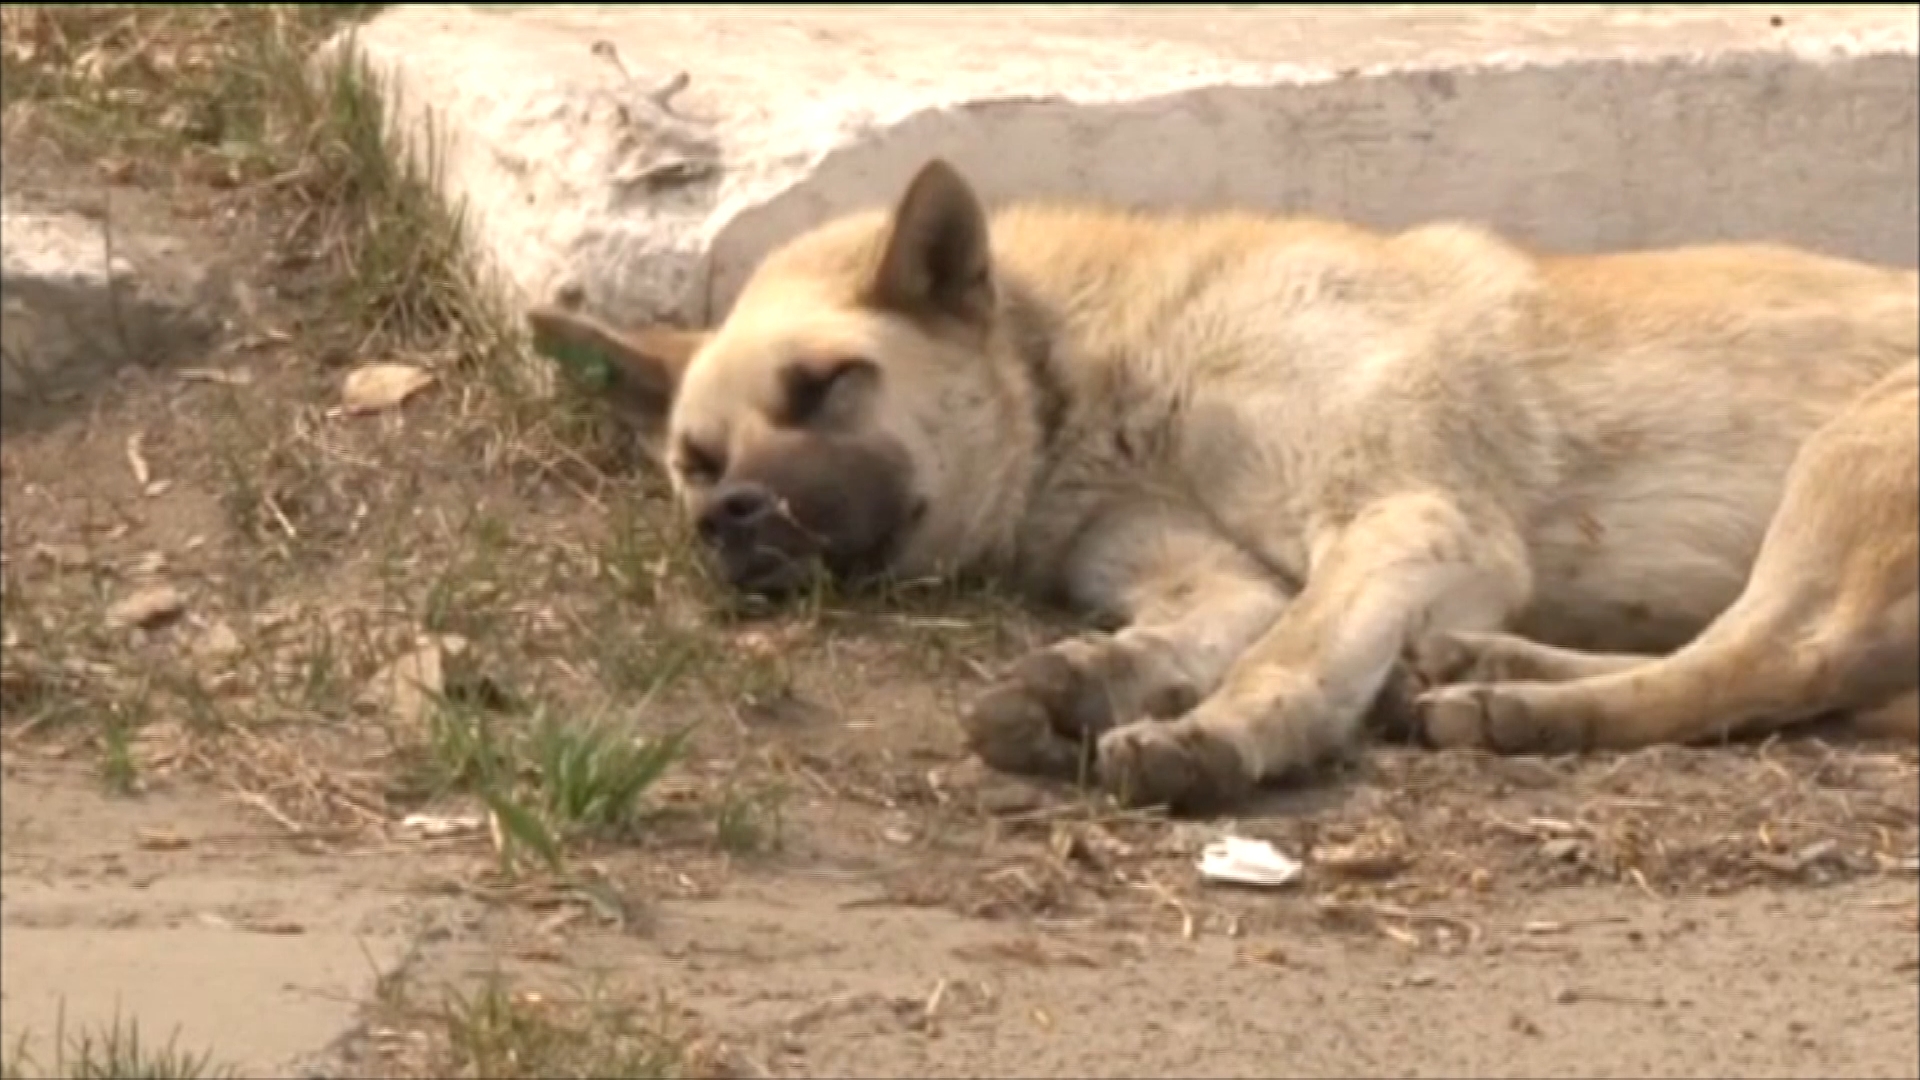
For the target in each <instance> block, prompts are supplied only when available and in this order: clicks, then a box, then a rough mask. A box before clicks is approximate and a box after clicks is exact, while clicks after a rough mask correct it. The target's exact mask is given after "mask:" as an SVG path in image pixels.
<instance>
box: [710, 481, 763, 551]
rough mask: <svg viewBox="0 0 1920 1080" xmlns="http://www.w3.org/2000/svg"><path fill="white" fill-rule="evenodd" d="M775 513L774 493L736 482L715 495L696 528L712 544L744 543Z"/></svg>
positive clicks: (758, 486)
mask: <svg viewBox="0 0 1920 1080" xmlns="http://www.w3.org/2000/svg"><path fill="white" fill-rule="evenodd" d="M773 513H774V498H773V492H771V491H768V490H767V489H766V488H765V487H763V486H761V485H759V484H755V483H751V482H741V483H733V484H728V485H726V486H725V487H722V488H721V489H720V490H719V491H716V492H714V494H713V500H712V501H711V502H709V503H708V504H707V507H706V509H705V510H702V511H701V512H700V518H699V520H698V521H697V522H695V524H694V527H695V528H696V529H698V530H699V531H700V538H701V539H702V540H705V541H706V542H707V543H709V544H719V545H730V544H739V543H745V542H749V541H751V540H752V539H753V536H754V533H755V532H756V531H757V530H758V529H759V528H760V527H761V526H762V525H763V524H765V522H766V520H767V518H768V517H769V516H771V515H772V514H773Z"/></svg>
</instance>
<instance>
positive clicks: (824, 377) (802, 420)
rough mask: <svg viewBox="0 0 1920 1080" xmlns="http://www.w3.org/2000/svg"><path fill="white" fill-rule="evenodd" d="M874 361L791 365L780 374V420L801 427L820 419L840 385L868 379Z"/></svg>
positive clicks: (837, 361) (837, 392)
mask: <svg viewBox="0 0 1920 1080" xmlns="http://www.w3.org/2000/svg"><path fill="white" fill-rule="evenodd" d="M873 371H874V366H873V364H872V362H871V361H867V360H853V359H849V360H836V361H834V362H832V363H827V364H792V365H789V366H788V367H787V369H786V370H785V371H784V372H783V373H782V375H781V393H782V394H783V396H784V400H783V401H782V403H781V409H780V422H781V423H783V424H786V425H789V426H792V427H800V426H804V425H806V424H811V423H813V422H815V421H816V420H819V419H820V418H821V417H822V416H823V415H824V414H825V413H826V411H827V409H828V407H829V406H830V405H832V404H833V402H834V400H835V397H836V395H838V394H839V393H840V392H841V388H842V387H844V386H847V385H849V384H851V383H854V382H857V381H859V380H862V379H865V378H869V377H870V376H871V373H872V372H873Z"/></svg>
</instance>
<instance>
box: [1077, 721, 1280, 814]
mask: <svg viewBox="0 0 1920 1080" xmlns="http://www.w3.org/2000/svg"><path fill="white" fill-rule="evenodd" d="M1099 770H1100V783H1101V786H1102V787H1103V788H1105V789H1106V790H1107V792H1108V793H1109V794H1111V795H1112V796H1113V797H1114V798H1115V799H1116V800H1118V801H1119V802H1120V803H1121V804H1123V805H1126V806H1163V807H1166V808H1168V809H1170V810H1175V811H1194V810H1200V809H1205V808H1207V807H1213V806H1224V805H1229V804H1232V803H1234V802H1236V801H1238V800H1239V799H1240V798H1242V797H1243V796H1244V795H1245V794H1246V791H1247V789H1248V788H1249V787H1250V786H1251V783H1250V781H1249V779H1248V777H1247V771H1246V765H1245V763H1244V762H1243V761H1241V759H1240V754H1239V752H1238V751H1237V750H1235V749H1234V748H1233V746H1232V745H1231V744H1229V743H1227V742H1226V741H1224V740H1222V739H1220V738H1219V737H1217V736H1215V735H1213V734H1212V733H1210V732H1208V731H1207V730H1206V729H1204V728H1202V727H1200V726H1199V725H1197V724H1192V723H1187V722H1184V721H1176V722H1174V723H1154V722H1143V723H1137V724H1129V725H1128V726H1126V727H1123V728H1117V729H1115V730H1113V731H1110V732H1108V733H1107V734H1106V735H1105V736H1103V737H1102V738H1101V739H1100V750H1099Z"/></svg>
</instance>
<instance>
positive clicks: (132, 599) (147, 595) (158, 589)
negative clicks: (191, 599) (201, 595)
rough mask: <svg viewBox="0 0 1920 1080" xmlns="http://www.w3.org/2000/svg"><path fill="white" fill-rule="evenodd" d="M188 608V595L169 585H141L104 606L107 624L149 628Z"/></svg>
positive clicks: (116, 627) (113, 626)
mask: <svg viewBox="0 0 1920 1080" xmlns="http://www.w3.org/2000/svg"><path fill="white" fill-rule="evenodd" d="M186 609H187V597H186V594H184V593H182V592H181V591H180V590H179V589H176V588H174V587H173V586H171V585H154V586H151V587H149V588H145V589H141V590H139V591H138V592H135V593H134V594H133V595H131V596H128V597H126V598H125V599H123V600H121V601H119V602H117V603H115V604H114V605H113V606H112V607H109V608H108V609H107V628H108V629H111V630H124V629H126V628H127V627H130V626H137V627H140V628H141V629H149V628H151V627H155V626H159V625H161V624H162V623H165V622H168V621H170V620H172V619H174V618H176V617H178V616H179V614H180V613H181V612H183V611H185V610H186Z"/></svg>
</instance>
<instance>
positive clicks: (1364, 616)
mask: <svg viewBox="0 0 1920 1080" xmlns="http://www.w3.org/2000/svg"><path fill="white" fill-rule="evenodd" d="M1500 518H1501V515H1499V514H1498V513H1497V512H1485V513H1477V514H1469V513H1468V512H1466V511H1464V510H1463V509H1462V508H1461V507H1460V506H1459V505H1458V504H1456V503H1455V502H1454V501H1453V500H1452V499H1450V498H1448V497H1446V496H1444V495H1441V494H1437V493H1418V494H1410V495H1402V496H1396V497H1392V498H1387V499H1382V500H1379V501H1377V502H1375V503H1373V504H1371V505H1369V506H1368V507H1367V508H1366V509H1365V510H1363V511H1362V512H1361V513H1359V514H1358V515H1356V516H1355V517H1354V518H1353V519H1352V521H1351V522H1350V523H1348V524H1346V525H1345V526H1344V527H1343V528H1340V529H1338V530H1336V531H1330V532H1328V533H1327V534H1326V535H1325V536H1323V537H1320V538H1317V539H1318V541H1319V542H1318V543H1316V545H1315V550H1316V552H1318V554H1317V555H1316V557H1315V559H1314V560H1313V566H1312V568H1311V570H1310V573H1309V577H1308V581H1307V585H1306V587H1305V589H1303V590H1302V591H1301V593H1300V595H1299V597H1297V598H1296V599H1295V600H1294V602H1293V604H1292V605H1290V607H1289V608H1288V610H1287V611H1286V613H1285V614H1284V615H1283V616H1281V617H1280V618H1279V619H1278V620H1277V621H1276V622H1275V623H1274V625H1273V626H1272V627H1271V628H1270V629H1269V630H1268V631H1267V632H1266V633H1265V634H1264V635H1263V636H1262V637H1261V638H1260V639H1259V640H1258V641H1257V642H1256V643H1254V644H1253V645H1252V646H1251V647H1250V648H1249V649H1248V650H1247V651H1246V652H1245V653H1244V654H1242V655H1241V656H1240V657H1239V659H1238V660H1237V661H1235V662H1234V664H1233V666H1232V668H1231V669H1230V671H1229V672H1228V673H1227V675H1226V677H1225V679H1224V681H1223V683H1222V685H1221V687H1220V689H1219V690H1218V691H1216V692H1215V693H1214V694H1213V695H1212V696H1210V697H1208V698H1206V699H1205V700H1203V701H1202V702H1201V703H1200V704H1199V705H1198V706H1197V707H1195V708H1194V709H1193V711H1191V712H1189V713H1188V714H1187V715H1185V716H1183V717H1181V718H1180V719H1178V720H1175V721H1172V722H1168V723H1158V724H1139V723H1136V724H1130V725H1128V726H1126V727H1121V728H1116V729H1115V730H1113V731H1110V732H1108V733H1107V734H1106V735H1104V736H1102V738H1101V740H1100V746H1099V756H1098V768H1099V773H1100V780H1101V783H1102V784H1103V786H1105V787H1106V788H1107V789H1108V790H1109V791H1111V792H1113V793H1114V794H1115V795H1116V796H1117V797H1119V798H1120V799H1121V801H1123V802H1126V803H1129V804H1131V805H1142V806H1169V807H1172V808H1175V809H1179V810H1195V809H1202V808H1205V807H1208V806H1218V805H1224V804H1230V803H1231V802H1233V801H1234V800H1236V799H1238V798H1240V797H1242V796H1243V795H1244V794H1245V793H1246V792H1247V790H1248V789H1249V788H1251V787H1252V786H1253V785H1255V784H1257V783H1259V782H1261V781H1263V780H1266V779H1269V778H1274V777H1279V776H1282V775H1284V774H1287V773H1290V772H1294V771H1296V770H1299V769H1302V768H1305V767H1308V766H1311V765H1313V764H1315V763H1317V762H1319V761H1320V760H1322V759H1323V758H1325V757H1327V756H1329V755H1330V754H1332V753H1334V752H1335V751H1338V750H1340V749H1342V748H1344V747H1345V746H1346V745H1347V744H1348V743H1349V742H1350V741H1351V740H1352V739H1353V737H1354V736H1355V734H1356V731H1357V729H1358V727H1359V725H1360V721H1361V720H1362V719H1363V718H1364V717H1365V715H1366V714H1367V711H1368V709H1369V708H1370V707H1371V706H1372V704H1373V701H1374V698H1375V696H1376V695H1378V694H1379V693H1380V691H1381V689H1382V687H1383V685H1384V684H1385V683H1386V681H1387V678H1388V676H1389V674H1390V673H1391V672H1392V670H1393V668H1394V665H1395V664H1396V662H1397V661H1398V659H1399V657H1400V656H1401V653H1402V651H1403V649H1404V648H1405V646H1406V644H1407V643H1408V642H1409V641H1410V640H1412V639H1415V638H1417V637H1418V636H1419V635H1421V634H1423V633H1425V632H1429V631H1435V630H1491V629H1495V628H1497V627H1498V626H1500V625H1501V624H1502V623H1503V622H1504V621H1505V620H1506V618H1507V616H1508V615H1509V614H1510V613H1511V612H1512V611H1513V610H1515V609H1516V608H1517V607H1518V606H1519V605H1520V604H1521V603H1522V602H1523V601H1524V599H1525V598H1526V596H1527V593H1528V591H1529V589H1530V587H1531V574H1530V572H1529V569H1528V563H1527V558H1526V554H1525V548H1524V546H1523V545H1522V543H1521V541H1520V540H1519V537H1518V534H1517V532H1515V531H1514V530H1513V529H1511V528H1509V527H1506V526H1505V524H1504V523H1503V521H1501V520H1500Z"/></svg>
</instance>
